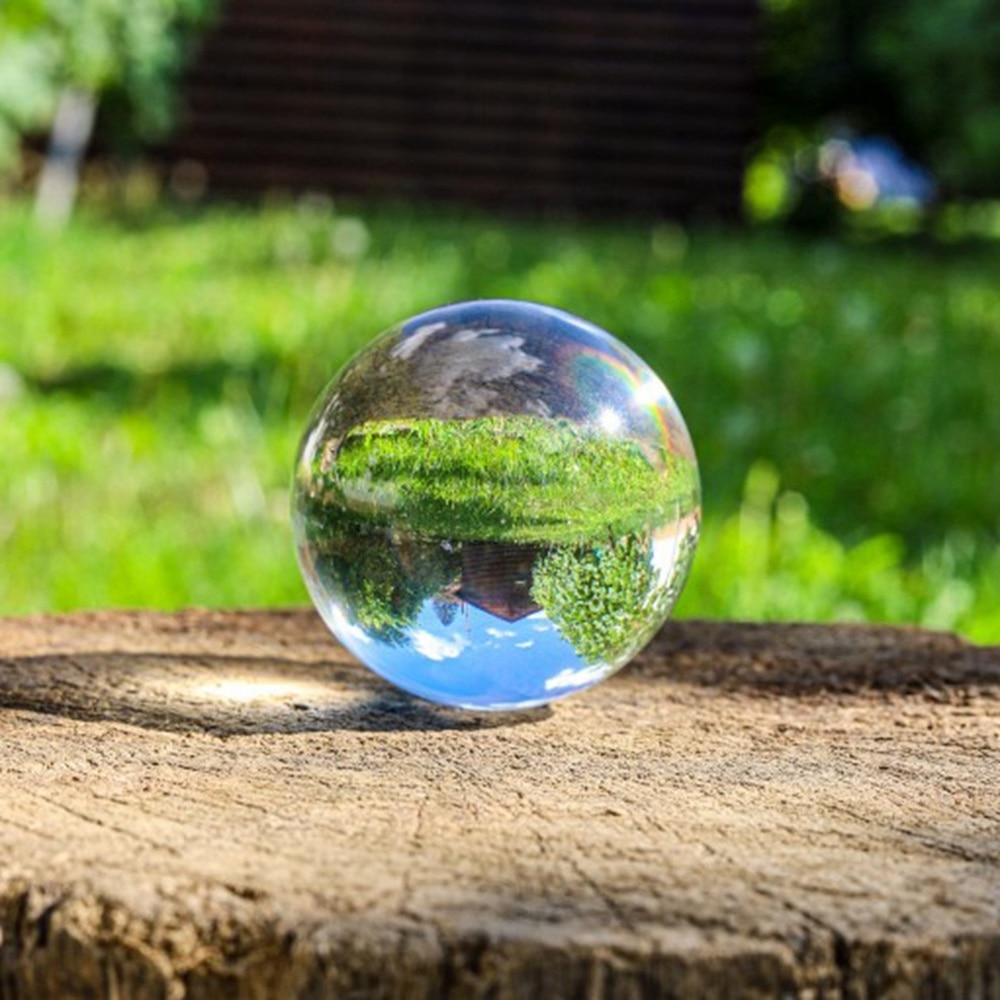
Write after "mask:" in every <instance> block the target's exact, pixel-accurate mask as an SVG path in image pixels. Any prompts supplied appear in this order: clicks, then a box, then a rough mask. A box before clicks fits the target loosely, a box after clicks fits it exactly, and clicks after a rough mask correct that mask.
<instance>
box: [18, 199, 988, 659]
mask: <svg viewBox="0 0 1000 1000" xmlns="http://www.w3.org/2000/svg"><path fill="white" fill-rule="evenodd" d="M998 273H1000V249H998V248H997V247H995V246H992V245H989V244H981V245H978V246H960V247H956V246H942V245H935V244H932V243H915V242H909V243H894V244H879V245H855V246H850V245H846V244H843V243H838V242H835V241H833V240H828V239H811V240H810V239H805V238H793V237H790V236H788V235H782V234H780V233H776V232H768V231H749V232H747V231H736V232H717V231H711V230H707V229H706V230H696V231H690V232H686V231H684V230H682V229H680V228H677V227H675V226H671V225H664V224H660V225H656V226H652V227H651V226H643V225H639V224H628V225H620V226H593V225H592V226H582V225H580V226H570V225H567V224H565V223H560V224H556V223H552V224H542V223H519V222H511V221H505V222H498V221H497V220H495V219H491V218H488V217H481V216H470V215H464V214H461V213H457V212H445V211H439V210H430V209H423V210H420V209H414V208H404V207H398V206H397V207H393V206H374V207H373V206H366V207H362V208H357V207H354V208H351V209H349V210H345V211H335V210H334V208H333V206H332V205H331V204H330V203H329V202H328V201H325V200H323V199H303V200H302V201H300V202H298V203H291V202H285V203H280V204H278V203H275V204H269V205H268V204H265V205H264V206H263V207H261V208H259V209H250V208H246V207H245V208H237V207H224V206H222V207H214V208H209V209H204V210H201V211H198V212H196V213H195V212H181V211H176V210H171V209H168V208H160V209H157V210H154V211H152V212H149V213H147V214H145V215H143V216H142V217H131V218H120V217H118V218H116V217H110V216H107V215H102V214H101V213H100V212H98V211H96V210H94V209H91V210H89V211H87V210H85V211H84V212H83V213H82V214H81V216H80V217H79V218H77V220H75V221H74V223H73V224H72V225H71V227H70V228H69V230H68V231H66V232H65V233H63V234H61V235H60V236H59V237H46V236H44V235H42V234H39V233H37V232H35V231H34V230H33V229H32V227H31V225H30V222H29V218H28V213H27V211H26V210H25V208H24V206H23V205H21V204H19V203H17V202H0V315H2V317H3V324H2V327H0V552H2V557H3V558H2V570H0V611H2V612H4V613H20V612H27V611H33V610H53V609H67V608H76V607H97V606H112V605H114V606H155V607H162V608H173V607H178V606H182V605H187V604H205V605H214V606H223V605H244V606H249V605H280V604H288V603H300V602H303V601H305V600H306V597H305V591H304V589H303V587H302V585H301V583H300V581H299V578H298V571H297V568H296V566H295V560H294V557H293V555H292V548H291V536H290V529H289V526H288V516H287V510H288V501H287V488H288V482H289V477H290V473H291V464H292V459H293V456H294V452H295V448H296V444H297V439H298V435H299V433H300V432H301V430H302V429H303V428H304V425H305V422H306V418H307V415H308V412H309V409H310V407H311V405H312V402H313V400H314V399H315V397H316V396H317V394H318V393H319V391H320V389H321V388H322V386H323V384H324V383H325V382H326V381H327V380H328V379H329V378H330V377H331V376H332V375H333V374H334V372H335V371H336V369H337V368H338V367H339V365H340V364H341V363H342V362H343V361H344V360H345V359H346V358H347V357H348V356H349V355H350V354H351V353H352V352H353V351H354V350H356V349H357V348H358V347H360V346H361V345H363V344H364V343H365V342H366V341H367V340H368V339H370V338H371V337H372V336H374V335H375V334H376V333H378V332H379V331H381V330H382V329H384V328H385V327H387V326H389V325H391V324H392V323H394V322H396V321H397V320H399V319H402V318H404V317H407V316H409V315H412V314H413V313H416V312H419V311H420V310H422V309H425V308H429V307H431V306H434V305H438V304H441V303H443V302H447V301H454V300H459V299H466V298H475V297H480V296H490V297H500V296H507V297H513V298H525V299H532V300H536V301H542V302H547V303H551V304H553V305H558V306H561V307H562V308H565V309H568V310H570V311H571V312H576V313H579V314H581V315H583V316H586V317H587V318H588V319H591V320H593V321H594V322H596V323H598V324H599V325H601V326H604V327H606V328H607V329H609V330H611V331H612V332H613V333H615V334H616V335H618V336H619V337H620V338H621V339H623V340H625V341H626V342H627V343H629V344H630V345H631V346H632V347H633V348H635V349H636V350H637V351H638V352H639V353H640V354H641V355H642V356H643V357H645V358H646V359H647V360H648V361H649V362H650V363H651V364H652V365H653V367H655V368H656V369H657V371H658V372H659V373H660V374H661V375H662V376H663V377H664V379H665V381H666V382H667V384H668V385H669V386H670V387H671V389H672V391H673V393H674V396H675V397H676V399H677V400H678V403H679V404H680V406H681V409H682V410H683V411H684V413H685V416H686V418H687V421H688V424H689V426H690V429H691V432H692V435H693V437H694V440H695V443H696V446H697V448H698V452H699V459H700V463H701V472H702V479H703V486H704V494H705V496H704V502H705V512H706V523H705V532H704V536H703V542H702V546H701V550H700V552H699V555H698V557H697V559H696V562H695V571H694V573H693V575H692V579H691V581H690V583H689V585H688V588H687V591H686V592H685V595H684V597H683V598H682V601H681V605H680V607H679V608H678V612H679V613H681V614H684V615H688V616H691V615H711V616H736V617H749V618H809V619H824V620H826V619H870V620H884V621H902V622H915V623H922V624H927V625H932V626H936V627H942V628H950V629H957V630H959V631H961V632H963V633H965V634H967V635H969V636H971V637H973V638H976V639H979V640H992V641H997V640H998V639H1000V554H998V547H997V540H998V537H1000V505H998V501H1000V462H998V461H997V460H996V454H997V444H998V442H1000V392H998V389H997V382H998V376H1000V285H998V282H997V274H998Z"/></svg>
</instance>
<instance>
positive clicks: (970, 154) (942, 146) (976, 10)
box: [866, 0, 1000, 197]
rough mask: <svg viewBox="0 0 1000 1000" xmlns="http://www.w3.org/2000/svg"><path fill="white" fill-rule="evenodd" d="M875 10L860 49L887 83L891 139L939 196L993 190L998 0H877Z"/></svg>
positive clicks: (997, 144) (999, 95)
mask: <svg viewBox="0 0 1000 1000" xmlns="http://www.w3.org/2000/svg"><path fill="white" fill-rule="evenodd" d="M874 10H875V14H874V16H873V17H872V22H871V31H870V33H869V35H868V37H867V47H866V53H867V55H868V58H869V59H870V63H871V65H872V67H873V70H874V72H876V73H878V74H880V75H882V76H883V77H884V78H885V79H886V80H887V81H888V82H889V84H890V86H891V89H892V97H893V105H894V110H895V111H896V115H897V119H898V121H899V123H900V126H901V128H900V130H899V131H900V133H901V134H900V135H899V136H898V138H899V139H900V140H901V141H903V142H904V143H909V144H910V146H911V147H912V151H913V152H914V153H915V154H916V155H917V156H918V157H919V158H920V159H921V160H923V162H924V163H926V164H927V165H928V166H929V167H930V168H931V170H932V171H933V172H934V174H935V176H936V177H937V179H938V181H939V183H940V184H941V186H942V189H943V192H944V195H945V197H947V196H949V195H952V196H967V195H972V196H993V197H995V196H997V195H1000V170H998V169H997V165H998V164H1000V0H946V2H944V0H942V2H938V3H925V2H923V0H883V2H882V3H880V4H877V5H874ZM888 126H889V123H887V127H886V131H887V132H891V130H890V128H889V127H888Z"/></svg>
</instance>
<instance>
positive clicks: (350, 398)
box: [292, 300, 701, 709]
mask: <svg viewBox="0 0 1000 1000" xmlns="http://www.w3.org/2000/svg"><path fill="white" fill-rule="evenodd" d="M292 509H293V519H294V527H295V535H296V544H297V551H298V558H299V564H300V566H301V569H302V574H303V576H304V578H305V582H306V586H307V587H308V590H309V593H310V595H311V597H312V599H313V602H314V603H315V605H316V607H317V609H318V610H319V613H320V615H321V616H322V617H323V619H324V621H325V622H326V624H327V625H328V626H329V628H330V629H331V631H332V632H333V633H334V634H335V635H336V636H337V638H338V639H340V641H341V642H342V643H343V644H344V645H345V646H346V647H347V648H348V649H349V650H350V651H351V652H352V653H353V654H354V655H355V656H357V657H358V659H360V660H361V661H362V662H363V663H365V664H366V665H367V666H368V667H370V668H371V669H372V670H374V671H375V672H376V673H378V674H380V675H381V676H382V677H383V678H385V679H386V680H388V681H390V682H391V683H393V684H395V685H397V686H398V687H400V688H403V689H404V690H406V691H408V692H410V693H411V694H414V695H417V696H419V697H421V698H426V699H428V700H430V701H434V702H438V703H441V704H445V705H449V706H455V707H461V708H470V709H516V708H529V707H533V706H536V705H540V704H544V703H546V702H550V701H553V700H555V699H557V698H563V697H565V696H566V695H570V694H573V693H575V692H578V691H582V690H584V689H585V688H588V687H590V686H592V685H593V684H596V683H597V682H598V681H601V680H603V679H604V678H606V677H608V676H610V675H611V674H613V673H614V672H615V671H616V670H618V669H619V668H620V667H621V666H623V665H624V664H625V663H627V662H628V660H629V659H630V658H631V657H633V656H634V655H635V654H636V653H637V652H638V651H639V650H640V649H641V648H642V646H644V645H645V644H646V642H647V641H648V640H649V639H650V637H651V636H652V635H653V633H654V632H655V631H656V630H657V628H658V627H659V626H660V625H661V624H662V622H663V620H664V618H666V616H667V614H668V613H669V611H670V609H671V607H672V606H673V604H674V602H675V601H676V599H677V596H678V594H679V593H680V590H681V587H682V586H683V584H684V580H685V578H686V576H687V572H688V569H689V567H690V565H691V560H692V558H693V556H694V550H695V546H696V544H697V540H698V530H699V525H700V519H701V508H700V498H699V480H698V467H697V462H696V459H695V453H694V449H693V447H692V444H691V438H690V436H689V435H688V431H687V428H686V427H685V425H684V421H683V418H682V417H681V414H680V411H679V410H678V408H677V406H676V404H675V403H674V400H673V398H672V397H671V395H670V393H669V392H668V390H667V389H666V387H665V386H664V384H663V382H661V381H660V379H659V378H658V377H657V375H656V374H655V373H654V372H653V370H652V369H651V368H650V367H649V366H648V365H647V364H646V363H645V362H644V361H642V360H641V359H640V358H639V357H638V356H637V355H636V354H635V353H633V352H632V351H631V350H630V349H629V348H628V347H626V346H625V345H624V344H622V343H620V342H619V341H618V340H616V339H615V338H614V337H613V336H611V335H610V334H609V333H606V332H605V331H604V330H601V329H600V328H598V327H596V326H594V325H593V324H591V323H588V322H587V321H585V320H583V319H579V318H577V317H576V316H572V315H570V314H569V313H566V312H562V311H561V310H559V309H554V308H550V307H548V306H543V305H536V304H532V303H527V302H514V301H503V300H499V301H479V302H464V303H459V304H456V305H448V306H444V307H442V308H439V309H433V310H431V311H430V312H426V313H423V314H422V315H419V316H415V317H414V318H412V319H408V320H405V321H404V322H402V323H400V324H398V325H397V326H394V327H393V328H392V329H390V330H388V331H386V332H385V333H383V334H382V335H381V336H379V337H377V338H376V339H375V340H374V341H373V342H372V343H371V344H370V345H369V346H368V347H366V348H365V349H364V350H362V351H361V352H360V353H359V354H357V355H356V356H355V357H354V358H353V359H352V360H351V361H349V362H348V363H347V364H346V365H345V366H344V368H343V369H342V370H341V371H340V372H339V373H338V374H337V375H336V377H335V378H334V379H333V381H332V382H331V383H330V384H329V385H328V386H327V388H326V389H325V391H324V392H323V394H322V396H321V397H320V400H319V402H318V403H317V405H316V408H315V409H314V411H313V413H312V416H311V418H310V420H309V425H308V428H307V430H306V433H305V435H304V436H303V439H302V444H301V447H300V449H299V455H298V460H297V464H296V469H295V479H294V486H293V496H292Z"/></svg>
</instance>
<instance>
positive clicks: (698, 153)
mask: <svg viewBox="0 0 1000 1000" xmlns="http://www.w3.org/2000/svg"><path fill="white" fill-rule="evenodd" d="M756 25H757V4H756V3H754V2H753V0H666V2H664V0H627V2H623V0H617V2H615V3H613V4H595V3H593V2H591V0H547V2H546V3H542V4H540V3H536V2H534V0H463V2H462V3H451V2H449V3H444V2H442V0H229V2H227V3H225V4H223V8H222V15H221V17H220V19H219V23H218V24H217V26H216V27H215V28H214V29H213V30H212V31H210V32H209V34H208V37H207V38H206V39H205V43H204V46H203V48H202V50H201V52H200V54H199V57H198V58H197V60H196V61H195V64H194V66H193V67H192V70H191V72H190V73H189V75H188V77H187V80H186V83H185V86H184V107H185V113H184V115H183V117H182V120H181V129H180V132H179V134H178V135H177V136H176V138H175V139H174V140H173V141H172V144H171V149H170V150H169V156H170V157H172V158H175V159H177V158H188V159H191V160H195V161H198V162H200V163H202V164H203V165H204V166H205V168H206V169H207V172H208V177H209V181H210V183H211V185H212V188H213V190H216V191H231V192H243V191H259V190H260V189H262V188H267V187H279V188H287V189H291V190H302V189H306V190H317V189H318V190H329V191H332V192H333V193H336V194H340V193H347V194H364V195H373V194H374V195H379V196H382V197H389V198H394V199H395V198H401V197H405V198H412V197H414V196H418V197H427V198H433V199H437V200H459V201H464V202H475V203H478V204H484V205H488V206H496V205H500V206H505V207H508V208H509V207H513V208H515V209H519V210H525V209H562V210H566V209H572V210H575V211H584V212H596V213H600V214H615V215H616V214H619V213H621V212H630V213H641V214H643V215H647V216H648V215H651V214H652V215H657V216H659V215H670V216H675V215H682V216H690V215H692V214H694V213H699V212H700V213H705V212H708V213H713V214H716V215H724V216H727V217H735V216H737V215H738V214H739V208H740V192H741V187H742V177H743V167H744V158H745V152H746V147H747V145H748V142H749V140H750V139H751V138H752V129H753V127H754V111H755V107H756V98H755V94H754V76H755V70H754V58H755V54H756V43H757V37H756V35H757V32H756Z"/></svg>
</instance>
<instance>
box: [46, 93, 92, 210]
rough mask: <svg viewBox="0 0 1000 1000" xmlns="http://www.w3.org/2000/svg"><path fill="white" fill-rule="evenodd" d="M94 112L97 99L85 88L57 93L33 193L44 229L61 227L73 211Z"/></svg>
mask: <svg viewBox="0 0 1000 1000" xmlns="http://www.w3.org/2000/svg"><path fill="white" fill-rule="evenodd" d="M96 112H97V100H96V98H95V97H94V95H93V94H90V93H88V92H87V91H84V90H78V89H76V88H75V87H66V88H65V89H64V90H63V92H62V94H60V96H59V106H58V108H57V109H56V118H55V121H54V122H53V124H52V133H51V136H50V138H49V149H48V152H47V153H46V156H45V165H44V166H43V168H42V176H41V177H40V178H39V181H38V192H37V194H36V196H35V221H36V222H37V223H38V224H39V225H40V226H43V227H44V228H46V229H62V228H63V226H65V225H66V223H67V222H68V221H69V217H70V216H71V215H72V214H73V206H74V204H75V203H76V192H77V188H78V187H79V186H80V164H81V163H82V162H83V157H84V154H85V153H86V151H87V146H88V145H89V144H90V137H91V134H92V133H93V131H94V116H95V114H96Z"/></svg>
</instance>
